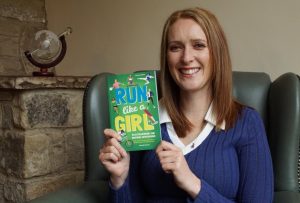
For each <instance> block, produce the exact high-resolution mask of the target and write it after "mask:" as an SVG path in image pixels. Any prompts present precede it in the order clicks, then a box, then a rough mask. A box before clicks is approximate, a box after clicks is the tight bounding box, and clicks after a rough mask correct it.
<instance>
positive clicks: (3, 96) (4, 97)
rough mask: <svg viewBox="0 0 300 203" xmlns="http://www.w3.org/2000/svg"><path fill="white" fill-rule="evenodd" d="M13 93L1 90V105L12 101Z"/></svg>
mask: <svg viewBox="0 0 300 203" xmlns="http://www.w3.org/2000/svg"><path fill="white" fill-rule="evenodd" d="M13 96H14V94H13V92H12V91H7V90H1V91H0V103H3V102H5V101H6V102H7V101H10V102H11V101H12V99H13Z"/></svg>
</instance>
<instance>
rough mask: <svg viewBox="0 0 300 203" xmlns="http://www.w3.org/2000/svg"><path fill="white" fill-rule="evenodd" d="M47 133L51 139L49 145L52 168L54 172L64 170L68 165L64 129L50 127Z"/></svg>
mask: <svg viewBox="0 0 300 203" xmlns="http://www.w3.org/2000/svg"><path fill="white" fill-rule="evenodd" d="M46 134H47V135H48V136H49V137H50V139H51V142H50V147H49V157H50V166H51V169H50V170H51V172H52V173H53V172H54V173H57V172H60V171H63V170H65V168H66V165H67V155H66V140H65V138H64V135H63V130H54V129H48V130H47V131H46Z"/></svg>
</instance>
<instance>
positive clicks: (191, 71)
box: [167, 19, 211, 92]
mask: <svg viewBox="0 0 300 203" xmlns="http://www.w3.org/2000/svg"><path fill="white" fill-rule="evenodd" d="M209 57H210V56H209V49H208V47H207V39H206V36H205V34H204V32H203V30H202V28H201V27H200V25H198V24H197V23H196V22H195V21H194V20H192V19H179V20H177V21H176V22H175V23H174V24H173V25H171V27H170V29H169V32H168V49H167V61H168V65H169V70H170V73H171V75H172V77H173V79H174V80H175V82H176V84H177V85H178V86H179V87H180V89H181V90H183V91H188V92H194V91H201V90H203V89H206V90H207V89H208V88H209V86H210V83H209V82H208V81H209V79H210V75H211V67H210V62H209V61H210V58H209Z"/></svg>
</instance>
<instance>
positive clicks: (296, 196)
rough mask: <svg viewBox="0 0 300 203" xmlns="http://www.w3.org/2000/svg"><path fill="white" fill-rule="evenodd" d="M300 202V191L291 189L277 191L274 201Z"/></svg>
mask: <svg viewBox="0 0 300 203" xmlns="http://www.w3.org/2000/svg"><path fill="white" fill-rule="evenodd" d="M287 202H288V203H299V202H300V193H299V192H290V191H280V192H275V196H274V203H287Z"/></svg>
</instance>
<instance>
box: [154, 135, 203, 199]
mask: <svg viewBox="0 0 300 203" xmlns="http://www.w3.org/2000/svg"><path fill="white" fill-rule="evenodd" d="M156 154H157V156H158V158H159V160H160V164H161V167H162V169H163V170H164V171H165V172H166V173H172V174H173V175H174V179H175V182H176V184H177V186H178V187H180V188H181V189H183V190H185V191H186V192H187V193H189V194H190V196H191V197H192V198H195V197H196V196H197V194H198V193H199V191H200V189H201V181H200V179H199V178H198V177H197V176H196V175H195V174H194V173H193V172H192V171H191V170H190V168H189V166H188V164H187V162H186V160H185V157H184V155H183V153H182V151H181V149H180V148H178V147H177V146H175V145H173V144H171V143H169V142H166V141H162V142H161V143H160V145H159V146H158V147H157V148H156Z"/></svg>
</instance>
